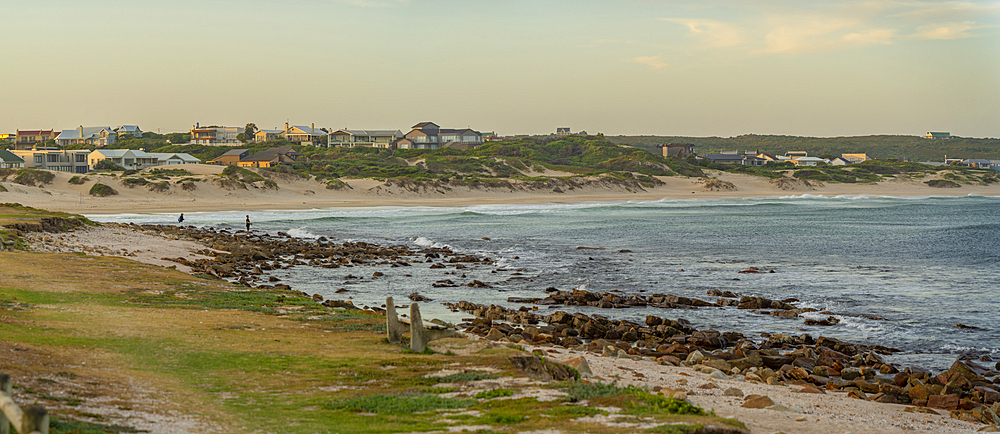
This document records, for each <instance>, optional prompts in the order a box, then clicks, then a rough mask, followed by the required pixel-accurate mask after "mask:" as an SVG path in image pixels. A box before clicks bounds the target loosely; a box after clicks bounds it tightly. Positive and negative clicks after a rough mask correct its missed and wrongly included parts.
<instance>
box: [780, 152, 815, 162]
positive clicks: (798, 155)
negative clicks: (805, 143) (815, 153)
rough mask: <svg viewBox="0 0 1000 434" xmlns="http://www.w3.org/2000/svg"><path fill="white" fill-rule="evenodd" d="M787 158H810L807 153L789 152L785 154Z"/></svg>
mask: <svg viewBox="0 0 1000 434" xmlns="http://www.w3.org/2000/svg"><path fill="white" fill-rule="evenodd" d="M785 156H786V157H788V159H789V160H795V159H798V158H802V157H808V156H809V153H808V152H806V151H788V152H785Z"/></svg>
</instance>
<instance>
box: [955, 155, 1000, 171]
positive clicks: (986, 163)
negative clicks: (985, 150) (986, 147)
mask: <svg viewBox="0 0 1000 434" xmlns="http://www.w3.org/2000/svg"><path fill="white" fill-rule="evenodd" d="M964 163H965V164H966V165H968V166H969V167H974V168H976V169H992V170H995V171H997V172H1000V160H984V159H978V158H970V159H968V160H965V161H964Z"/></svg>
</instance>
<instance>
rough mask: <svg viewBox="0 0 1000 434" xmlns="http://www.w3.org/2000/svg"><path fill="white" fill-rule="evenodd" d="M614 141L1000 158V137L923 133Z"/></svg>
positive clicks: (652, 146) (700, 148)
mask: <svg viewBox="0 0 1000 434" xmlns="http://www.w3.org/2000/svg"><path fill="white" fill-rule="evenodd" d="M606 139H607V140H608V141H610V142H612V143H618V144H623V145H630V146H635V147H638V148H643V149H646V150H648V151H650V152H653V153H656V154H659V150H658V149H656V145H658V144H661V143H693V144H695V145H697V147H696V148H695V152H697V153H699V154H702V155H704V154H708V153H715V152H718V151H720V150H731V151H743V150H747V151H754V150H759V151H763V152H768V153H772V154H784V153H785V152H788V151H807V152H809V155H815V156H824V155H826V156H839V155H840V154H853V153H866V154H868V155H869V156H872V157H874V158H878V159H889V158H898V159H909V160H910V161H944V158H945V156H947V157H948V158H990V159H994V158H1000V139H970V138H953V139H947V140H931V139H926V138H923V137H919V136H885V135H881V136H855V137H800V136H776V135H757V134H746V135H742V136H736V137H683V136H608V137H606Z"/></svg>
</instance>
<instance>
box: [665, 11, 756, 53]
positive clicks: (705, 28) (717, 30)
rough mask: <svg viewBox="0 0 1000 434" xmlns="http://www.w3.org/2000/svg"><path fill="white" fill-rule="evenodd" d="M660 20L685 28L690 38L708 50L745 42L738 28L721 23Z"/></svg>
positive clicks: (672, 19) (675, 19)
mask: <svg viewBox="0 0 1000 434" xmlns="http://www.w3.org/2000/svg"><path fill="white" fill-rule="evenodd" d="M660 20H661V21H667V22H671V23H677V24H681V25H683V26H686V27H687V28H688V30H690V32H691V35H692V36H694V37H696V38H698V39H700V40H701V41H702V43H704V44H705V46H707V47H709V48H726V47H732V46H735V45H740V44H742V43H743V42H744V40H745V38H744V37H743V34H742V32H741V31H740V29H739V27H736V26H734V25H732V24H730V23H727V22H723V21H716V20H705V19H691V18H660Z"/></svg>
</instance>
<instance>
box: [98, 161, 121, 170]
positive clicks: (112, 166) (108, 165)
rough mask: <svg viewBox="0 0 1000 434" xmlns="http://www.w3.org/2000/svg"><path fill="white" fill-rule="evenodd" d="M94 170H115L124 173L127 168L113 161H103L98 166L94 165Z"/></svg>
mask: <svg viewBox="0 0 1000 434" xmlns="http://www.w3.org/2000/svg"><path fill="white" fill-rule="evenodd" d="M94 170H114V171H118V170H121V171H124V170H125V167H123V166H122V165H121V164H118V163H115V162H114V161H111V160H101V161H98V162H97V164H95V165H94Z"/></svg>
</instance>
